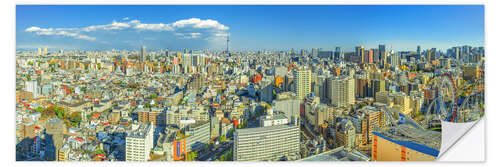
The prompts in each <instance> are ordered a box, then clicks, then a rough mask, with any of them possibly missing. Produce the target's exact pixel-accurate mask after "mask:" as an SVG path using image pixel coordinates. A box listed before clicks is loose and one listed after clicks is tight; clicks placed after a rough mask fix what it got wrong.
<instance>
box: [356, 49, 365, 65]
mask: <svg viewBox="0 0 500 167" xmlns="http://www.w3.org/2000/svg"><path fill="white" fill-rule="evenodd" d="M354 55H355V56H356V57H357V59H358V60H359V63H360V64H361V63H364V58H365V57H364V47H363V46H356V49H355V52H354Z"/></svg>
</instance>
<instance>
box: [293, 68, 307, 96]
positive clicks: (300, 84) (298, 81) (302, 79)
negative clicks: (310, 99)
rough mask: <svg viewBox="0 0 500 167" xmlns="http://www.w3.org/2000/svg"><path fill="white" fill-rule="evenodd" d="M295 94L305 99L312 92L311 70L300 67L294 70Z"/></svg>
mask: <svg viewBox="0 0 500 167" xmlns="http://www.w3.org/2000/svg"><path fill="white" fill-rule="evenodd" d="M294 80H295V94H296V95H297V98H298V99H303V98H304V97H306V96H307V95H309V93H311V70H309V69H307V67H300V68H299V69H297V70H296V71H295V72H294Z"/></svg>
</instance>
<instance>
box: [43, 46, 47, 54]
mask: <svg viewBox="0 0 500 167" xmlns="http://www.w3.org/2000/svg"><path fill="white" fill-rule="evenodd" d="M43 55H44V56H47V47H45V48H43Z"/></svg>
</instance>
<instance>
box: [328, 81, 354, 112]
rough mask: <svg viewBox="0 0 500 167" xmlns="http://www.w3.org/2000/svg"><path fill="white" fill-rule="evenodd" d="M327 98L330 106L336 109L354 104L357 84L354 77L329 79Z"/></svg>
mask: <svg viewBox="0 0 500 167" xmlns="http://www.w3.org/2000/svg"><path fill="white" fill-rule="evenodd" d="M327 86H328V88H327V91H328V93H327V95H328V96H327V98H329V99H330V104H332V105H333V106H336V107H345V106H349V105H352V104H354V100H355V90H354V87H355V84H354V78H352V77H345V76H343V77H332V78H330V79H328V85H327Z"/></svg>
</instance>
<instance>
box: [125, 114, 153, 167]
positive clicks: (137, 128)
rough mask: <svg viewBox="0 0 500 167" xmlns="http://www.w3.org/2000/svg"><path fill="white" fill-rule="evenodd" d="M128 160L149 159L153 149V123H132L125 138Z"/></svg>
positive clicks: (126, 157)
mask: <svg viewBox="0 0 500 167" xmlns="http://www.w3.org/2000/svg"><path fill="white" fill-rule="evenodd" d="M125 143H126V145H125V150H126V151H125V160H126V161H147V160H149V153H150V152H151V149H153V124H152V123H147V124H144V123H139V124H132V129H131V130H130V131H128V132H127V137H126V139H125Z"/></svg>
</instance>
